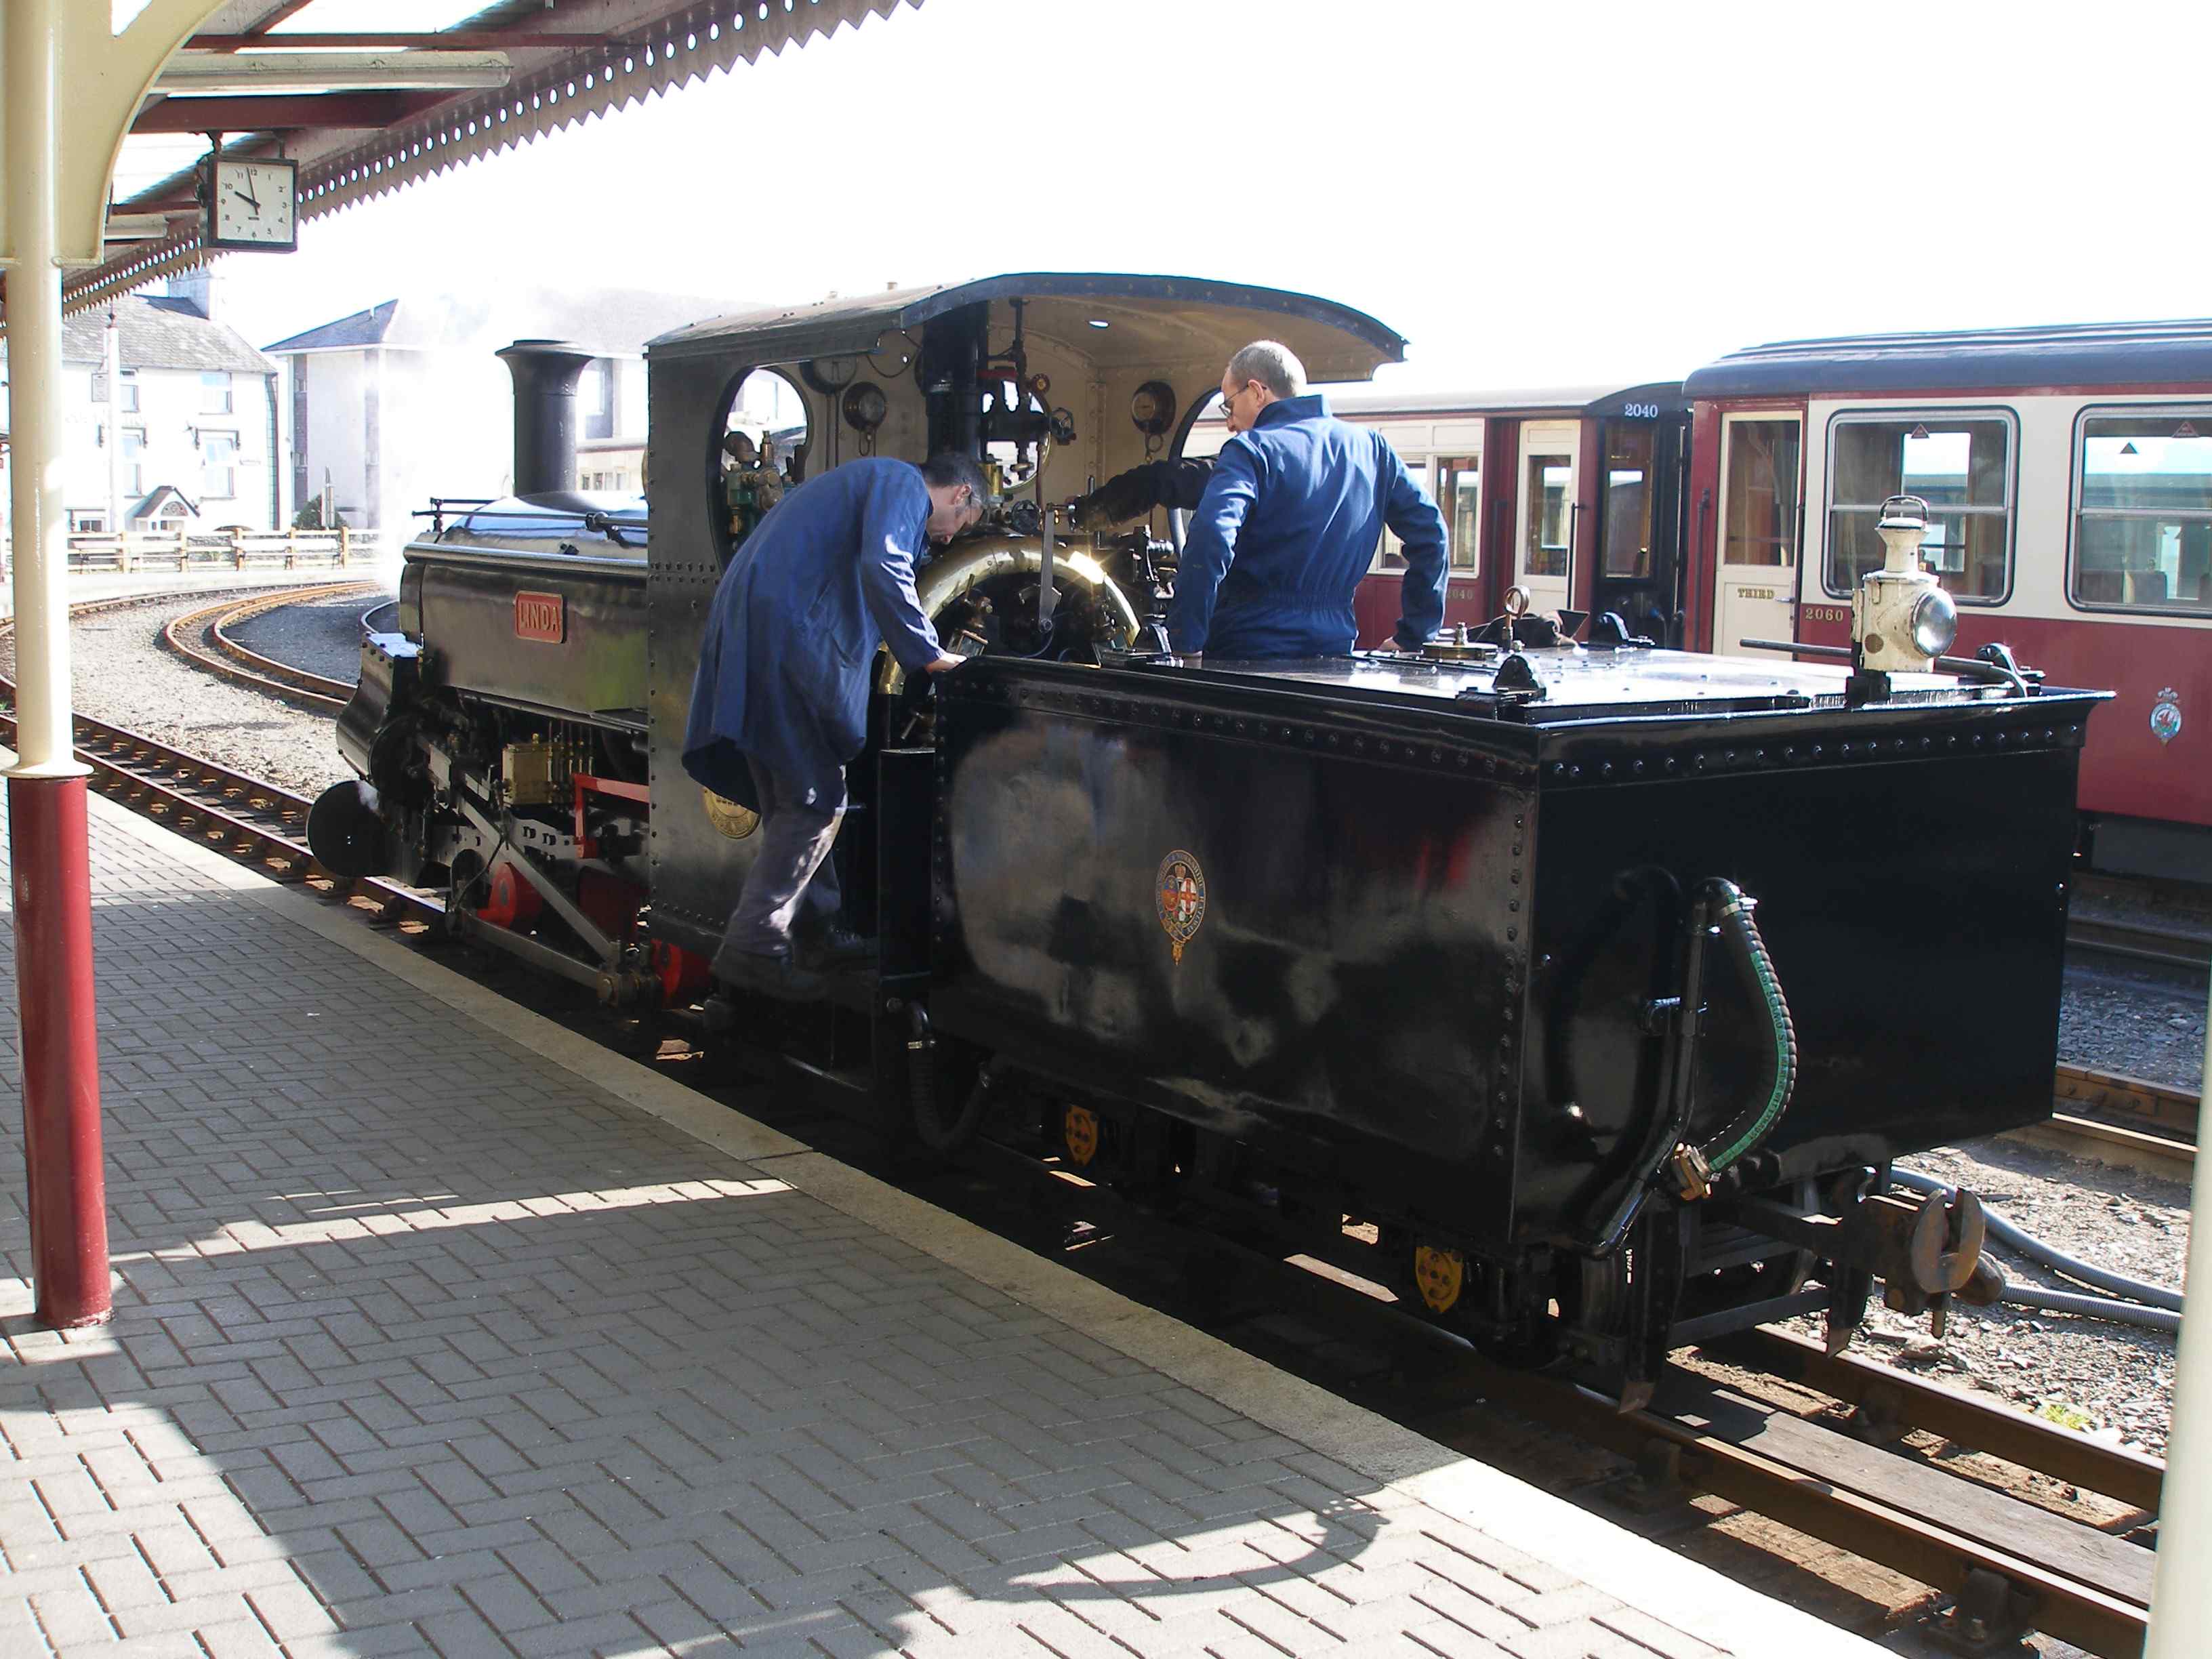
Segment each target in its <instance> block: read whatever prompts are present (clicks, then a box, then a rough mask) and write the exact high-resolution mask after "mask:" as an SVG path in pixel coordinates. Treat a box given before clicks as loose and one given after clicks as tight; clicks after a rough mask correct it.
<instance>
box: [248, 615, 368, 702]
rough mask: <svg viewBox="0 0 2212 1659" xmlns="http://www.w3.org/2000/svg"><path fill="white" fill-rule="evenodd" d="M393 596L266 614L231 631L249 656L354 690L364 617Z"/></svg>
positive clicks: (251, 619) (253, 618) (359, 669)
mask: <svg viewBox="0 0 2212 1659" xmlns="http://www.w3.org/2000/svg"><path fill="white" fill-rule="evenodd" d="M389 597H390V596H389V595H388V594H387V595H384V596H381V597H379V596H374V595H369V596H356V597H355V598H352V599H324V600H321V601H320V602H319V603H314V604H307V605H284V606H282V607H280V608H279V609H277V610H275V611H263V612H262V613H261V614H260V615H259V616H258V617H252V618H250V619H249V620H247V621H246V622H242V623H238V624H237V625H236V626H235V627H234V628H232V629H229V630H228V632H229V634H230V637H231V638H232V639H234V640H236V641H238V642H239V643H240V645H242V646H244V647H246V649H247V650H249V651H258V652H259V653H261V654H262V655H263V656H264V657H269V658H273V659H275V660H276V661H277V662H281V663H289V665H291V666H293V667H295V668H304V669H306V670H307V671H308V672H309V673H311V674H320V675H321V676H322V677H323V678H325V679H331V680H343V681H345V682H346V683H347V684H349V685H350V684H352V683H353V682H354V681H355V680H356V679H357V678H360V675H361V614H362V611H367V610H369V609H371V608H372V607H373V606H375V605H381V604H383V603H384V602H385V600H386V599H388V598H389Z"/></svg>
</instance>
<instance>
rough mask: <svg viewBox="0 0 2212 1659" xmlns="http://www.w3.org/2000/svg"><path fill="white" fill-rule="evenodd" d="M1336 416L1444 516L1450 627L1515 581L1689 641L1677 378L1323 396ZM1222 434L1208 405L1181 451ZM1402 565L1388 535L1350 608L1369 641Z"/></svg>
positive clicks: (1548, 600) (1559, 607) (1584, 609)
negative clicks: (1370, 439) (1367, 431)
mask: <svg viewBox="0 0 2212 1659" xmlns="http://www.w3.org/2000/svg"><path fill="white" fill-rule="evenodd" d="M1316 378H1318V377H1316ZM1329 407H1330V408H1331V409H1332V410H1334V412H1335V413H1336V414H1337V415H1338V416H1340V417H1342V418H1343V419H1345V420H1347V421H1350V422H1353V423H1354V424H1356V425H1359V426H1366V427H1372V428H1375V430H1376V431H1378V432H1380V433H1382V434H1383V435H1384V436H1386V437H1387V438H1389V441H1390V447H1392V448H1393V449H1395V450H1396V451H1397V453H1398V458H1399V459H1401V460H1402V461H1403V462H1404V463H1405V464H1406V467H1407V471H1410V472H1411V473H1412V474H1413V476H1414V477H1416V478H1417V479H1419V481H1420V483H1421V484H1422V486H1423V487H1424V488H1425V489H1427V490H1428V491H1429V493H1430V494H1431V495H1432V496H1434V497H1435V499H1436V502H1437V506H1438V507H1440V508H1441V509H1442V510H1443V515H1444V531H1445V535H1446V538H1447V540H1448V541H1449V558H1450V563H1449V586H1447V589H1446V592H1445V599H1444V620H1445V622H1447V623H1454V624H1456V623H1466V624H1467V625H1468V626H1469V627H1470V628H1480V627H1481V626H1482V625H1483V624H1484V623H1487V622H1489V621H1490V620H1491V619H1492V618H1493V617H1496V616H1497V615H1498V613H1499V611H1502V610H1504V599H1505V594H1506V592H1508V591H1509V590H1510V589H1511V588H1514V587H1518V588H1520V589H1521V590H1522V592H1525V593H1527V594H1528V596H1529V598H1530V600H1531V602H1532V604H1533V605H1534V606H1535V607H1536V608H1537V609H1539V610H1545V611H1577V612H1580V613H1582V614H1583V615H1585V616H1597V615H1602V614H1603V613H1605V612H1607V611H1612V612H1613V613H1615V614H1616V615H1618V616H1620V617H1621V618H1622V619H1623V621H1624V622H1625V623H1626V624H1627V626H1628V627H1629V628H1630V629H1631V630H1632V631H1633V632H1635V633H1638V634H1640V635H1644V637H1646V638H1648V639H1650V640H1651V641H1653V642H1654V643H1656V644H1659V645H1664V646H1676V647H1679V646H1680V645H1681V644H1682V605H1681V579H1680V550H1681V547H1682V545H1683V541H1684V523H1683V519H1684V514H1685V513H1686V505H1687V503H1686V497H1685V495H1684V493H1683V485H1684V483H1685V481H1686V476H1687V472H1688V466H1689V453H1690V451H1689V437H1690V406H1689V404H1688V403H1687V402H1686V401H1685V400H1684V398H1683V396H1682V388H1681V386H1680V382H1672V381H1657V382H1652V383H1650V384H1645V385H1638V386H1585V387H1577V388H1573V389H1559V388H1555V389H1552V390H1542V391H1527V392H1377V391H1366V390H1361V389H1358V388H1352V389H1349V390H1337V389H1334V388H1332V389H1331V390H1330V392H1329ZM1228 435H1229V434H1228V428H1227V427H1226V426H1225V424H1224V423H1223V422H1222V420H1221V418H1220V414H1219V404H1218V399H1217V400H1216V401H1215V402H1214V403H1213V404H1210V405H1208V406H1207V407H1206V410H1205V411H1204V412H1203V414H1202V415H1201V416H1200V418H1199V419H1197V420H1196V421H1195V422H1193V424H1192V427H1191V429H1190V431H1189V433H1188V436H1187V438H1186V440H1185V441H1184V444H1183V447H1182V453H1185V454H1189V455H1211V454H1213V453H1216V452H1217V451H1218V450H1219V449H1220V447H1221V446H1222V444H1223V443H1225V441H1227V439H1228ZM1405 568H1406V562H1405V560H1404V559H1403V558H1402V557H1401V556H1400V555H1399V551H1398V544H1397V538H1395V537H1394V536H1392V535H1390V534H1389V532H1384V535H1383V544H1382V545H1381V546H1380V547H1379V548H1377V549H1376V555H1375V564H1374V568H1373V569H1372V571H1371V572H1370V574H1369V575H1368V578H1367V580H1365V581H1364V582H1363V583H1361V584H1360V588H1359V592H1358V598H1357V600H1356V602H1355V604H1356V609H1357V611H1358V618H1359V638H1360V640H1361V641H1362V642H1363V643H1366V644H1380V643H1383V642H1384V641H1388V640H1389V637H1390V633H1391V630H1392V629H1394V628H1395V627H1396V626H1397V623H1398V615H1399V599H1398V595H1399V585H1400V583H1401V580H1402V579H1403V576H1402V573H1403V572H1404V570H1405Z"/></svg>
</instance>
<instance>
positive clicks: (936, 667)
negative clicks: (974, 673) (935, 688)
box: [923, 651, 968, 674]
mask: <svg viewBox="0 0 2212 1659" xmlns="http://www.w3.org/2000/svg"><path fill="white" fill-rule="evenodd" d="M967 660H968V659H967V658H965V657H956V656H954V655H953V654H952V653H951V652H950V651H948V652H946V653H945V654H944V655H943V656H941V657H939V659H937V660H936V661H935V662H933V663H931V664H930V665H928V666H927V668H925V669H924V670H923V672H924V673H926V674H950V673H951V671H953V670H954V669H956V668H957V667H959V666H960V665H961V664H963V663H964V662H966V661H967Z"/></svg>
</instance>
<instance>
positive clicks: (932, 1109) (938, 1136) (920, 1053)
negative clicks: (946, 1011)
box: [906, 1007, 998, 1157]
mask: <svg viewBox="0 0 2212 1659" xmlns="http://www.w3.org/2000/svg"><path fill="white" fill-rule="evenodd" d="M906 1053H907V1087H908V1094H909V1095H910V1096H911V1097H912V1100H913V1104H914V1132H915V1134H917V1135H919V1136H920V1137H921V1144H922V1145H923V1146H927V1147H928V1148H929V1150H930V1151H931V1152H937V1153H940V1154H943V1155H945V1156H948V1157H949V1156H950V1155H951V1154H952V1153H954V1152H959V1151H961V1150H962V1149H963V1147H965V1146H967V1145H968V1143H969V1141H971V1140H973V1139H975V1134H976V1132H977V1131H978V1130H980V1129H981V1127H983V1119H984V1118H985V1116H986V1115H987V1114H988V1113H989V1111H990V1107H991V1091H992V1089H993V1086H994V1085H995V1084H996V1083H997V1081H998V1077H997V1073H994V1071H993V1070H992V1068H991V1066H990V1065H989V1064H986V1065H985V1066H984V1067H983V1069H982V1071H981V1073H979V1074H978V1075H977V1076H976V1079H975V1087H974V1088H972V1089H970V1090H969V1091H968V1098H967V1099H966V1100H965V1101H963V1103H961V1107H960V1110H959V1112H958V1114H957V1115H956V1116H954V1118H953V1119H952V1121H951V1122H949V1123H948V1122H946V1121H945V1118H944V1117H943V1116H942V1115H940V1114H939V1111H938V1109H937V1045H936V1043H935V1042H933V1040H932V1039H931V1038H930V1036H929V1018H928V1016H927V1015H926V1014H924V1013H923V1012H921V1009H920V1008H919V1007H916V1008H915V1035H914V1036H912V1037H911V1038H909V1039H908V1042H907V1045H906Z"/></svg>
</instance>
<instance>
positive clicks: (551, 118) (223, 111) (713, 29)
mask: <svg viewBox="0 0 2212 1659" xmlns="http://www.w3.org/2000/svg"><path fill="white" fill-rule="evenodd" d="M83 3H100V4H103V5H104V4H106V3H109V0H83ZM116 4H117V9H118V15H127V14H128V13H130V12H131V11H133V10H135V8H134V7H133V6H131V3H130V0H116ZM902 4H907V5H915V6H919V5H920V4H921V0H691V3H689V4H675V3H671V0H557V3H556V0H501V3H497V4H490V5H487V4H485V3H484V0H282V3H280V0H229V3H228V4H225V5H223V6H222V7H220V8H219V9H216V11H215V13H214V15H211V16H210V18H209V19H208V21H207V22H206V23H205V24H204V26H203V27H202V28H201V31H200V32H199V33H197V34H196V35H194V36H193V37H192V38H191V40H190V41H188V42H187V43H186V45H185V49H184V50H183V51H182V52H179V53H178V54H177V55H176V57H174V58H172V59H171V60H170V62H169V64H168V65H167V68H166V69H165V70H163V72H162V76H161V80H160V82H158V83H157V85H156V90H155V93H154V94H153V95H152V96H150V97H149V98H148V99H147V100H145V102H144V104H143V106H141V107H140V109H139V111H138V114H137V119H136V120H135V121H134V122H133V124H132V126H131V134H130V136H129V137H127V138H125V141H124V144H123V151H122V155H121V158H120V160H119V161H118V165H117V167H116V171H115V177H114V180H113V183H112V200H111V203H110V205H109V212H108V231H107V246H106V254H107V258H106V259H105V260H104V261H103V263H101V264H99V265H98V266H95V267H93V268H91V269H88V270H75V271H72V272H70V275H69V276H68V279H67V281H66V282H65V283H64V306H65V307H67V308H69V309H70V310H77V309H82V308H83V307H88V306H92V305H95V304H98V303H99V302H100V301H104V300H106V299H107V298H108V297H109V296H111V295H116V294H119V293H122V292H124V291H125V290H126V289H131V288H135V287H137V286H138V285H140V284H142V283H146V282H149V281H151V280H152V279H154V278H155V277H157V276H163V275H165V274H167V272H169V271H172V270H181V269H184V268H185V267H188V266H191V265H194V264H198V263H199V262H200V260H201V258H203V254H202V251H201V246H200V207H199V202H198V198H197V193H196V191H197V182H198V176H199V174H198V170H199V167H200V163H201V162H202V161H203V160H204V158H205V157H206V155H208V153H209V150H210V137H209V135H210V134H220V135H222V145H223V149H224V152H225V153H226V154H227V155H240V156H285V157H289V158H290V159H292V160H295V161H297V162H298V163H299V164H300V217H301V219H302V220H303V221H304V220H308V219H314V218H319V217H320V216H323V215H325V214H327V213H334V212H336V211H337V210H339V209H340V208H343V207H349V206H351V205H353V204H356V203H358V202H362V201H364V200H366V199H368V198H369V197H375V196H380V195H383V194H384V193H385V192H386V191H393V190H398V189H399V188H400V187H401V186H403V185H408V184H411V183H413V182H414V181H415V180H416V179H422V178H424V177H426V176H428V174H430V173H440V172H443V171H444V170H445V169H447V167H455V166H458V165H459V164H460V163H461V162H464V161H471V160H473V159H475V158H477V157H478V156H482V155H489V154H490V153H492V152H494V151H496V150H501V149H507V148H509V147H511V146H513V145H517V144H522V143H528V142H529V141H530V140H532V138H535V137H538V136H539V135H540V134H543V133H546V132H550V131H554V130H556V129H557V128H560V127H564V126H568V125H573V124H574V123H576V122H579V121H581V120H584V119H585V118H587V117H590V116H593V115H603V114H605V113H607V112H611V111H614V110H617V109H620V108H623V107H624V106H628V105H630V104H633V103H635V102H637V101H639V100H642V99H644V98H646V97H647V96H648V95H650V94H653V93H656V92H659V91H663V90H665V89H667V88H672V87H677V86H681V85H684V84H685V83H687V82H691V81H694V80H697V79H700V78H702V77H703V76H707V75H708V74H711V73H712V72H714V70H728V69H732V68H734V67H735V66H736V65H737V64H740V63H750V62H751V61H752V60H753V59H755V58H758V57H759V56H760V55H761V54H762V53H763V52H783V51H786V50H787V49H789V48H791V47H793V46H804V45H805V44H806V43H807V42H808V41H810V40H813V39H814V38H815V37H817V36H826V35H829V34H831V33H835V32H836V30H837V29H838V28H839V27H842V26H844V25H848V24H850V25H854V26H856V27H857V26H858V25H859V24H860V22H861V21H864V20H865V19H866V18H867V17H868V16H870V15H889V14H890V13H891V12H892V11H894V10H896V9H897V8H898V7H899V6H901V5H902Z"/></svg>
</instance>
